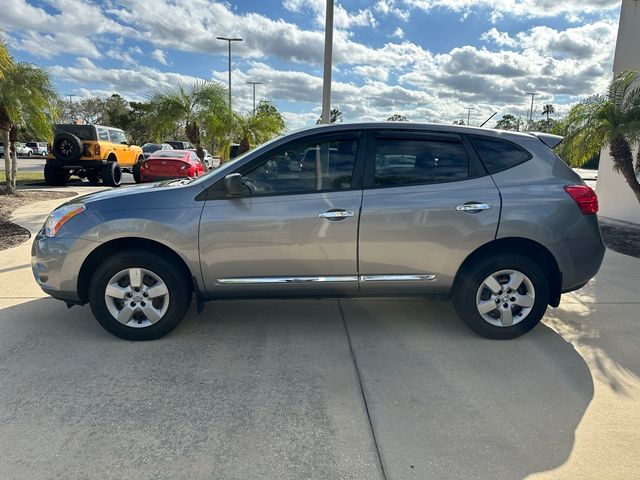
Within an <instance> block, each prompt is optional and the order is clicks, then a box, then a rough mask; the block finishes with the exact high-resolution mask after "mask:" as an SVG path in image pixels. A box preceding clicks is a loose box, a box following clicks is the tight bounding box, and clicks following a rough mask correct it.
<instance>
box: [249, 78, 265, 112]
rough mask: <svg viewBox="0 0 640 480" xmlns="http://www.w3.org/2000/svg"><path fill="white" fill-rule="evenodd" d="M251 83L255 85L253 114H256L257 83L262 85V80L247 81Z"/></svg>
mask: <svg viewBox="0 0 640 480" xmlns="http://www.w3.org/2000/svg"><path fill="white" fill-rule="evenodd" d="M247 83H248V84H249V85H253V114H254V115H255V114H256V85H262V82H247Z"/></svg>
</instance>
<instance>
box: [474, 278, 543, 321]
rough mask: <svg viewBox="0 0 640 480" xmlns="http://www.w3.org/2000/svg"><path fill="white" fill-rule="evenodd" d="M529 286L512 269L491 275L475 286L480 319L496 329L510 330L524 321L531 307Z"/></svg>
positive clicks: (532, 290) (530, 284)
mask: <svg viewBox="0 0 640 480" xmlns="http://www.w3.org/2000/svg"><path fill="white" fill-rule="evenodd" d="M535 298H536V294H535V289H534V287H533V283H532V282H531V280H530V279H529V277H527V276H526V275H525V274H524V273H522V272H519V271H517V270H513V269H506V270H499V271H497V272H495V273H492V274H491V275H489V276H488V277H487V278H485V279H484V281H483V282H482V283H481V284H480V287H478V291H477V294H476V308H477V309H478V313H479V314H480V315H481V316H482V318H483V319H484V320H485V321H486V322H488V323H490V324H491V325H494V326H496V327H511V326H513V325H516V324H518V323H520V322H521V321H523V320H524V319H525V318H527V315H529V313H531V310H532V308H533V305H534V304H535Z"/></svg>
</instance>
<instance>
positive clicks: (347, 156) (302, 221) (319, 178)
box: [199, 132, 364, 297]
mask: <svg viewBox="0 0 640 480" xmlns="http://www.w3.org/2000/svg"><path fill="white" fill-rule="evenodd" d="M363 158H364V157H363V154H362V149H361V148H360V140H359V136H358V134H357V132H349V133H343V134H339V135H330V136H326V135H322V136H317V135H315V136H312V137H307V138H305V139H302V140H298V141H293V142H291V143H289V144H285V145H284V146H281V147H275V148H274V149H272V150H270V151H268V152H266V153H264V154H262V155H260V156H259V157H257V158H256V159H254V160H253V161H252V162H250V164H248V165H244V166H243V167H240V168H239V170H238V171H237V172H236V173H241V174H242V175H243V185H244V192H245V193H244V194H243V195H242V196H241V197H239V198H228V196H227V194H226V192H225V190H224V187H223V180H220V181H219V182H217V183H216V184H214V185H213V186H211V187H210V188H209V190H208V191H207V200H206V203H205V206H204V209H203V213H202V219H201V223H200V240H199V243H200V262H201V267H202V275H203V278H204V284H205V288H206V290H207V293H208V294H209V295H210V296H214V297H225V296H226V297H233V296H238V295H247V294H251V295H256V296H259V295H270V296H273V295H283V296H287V295H304V294H314V293H323V294H351V293H356V292H357V290H358V277H357V275H358V272H357V236H358V218H359V215H360V204H361V201H362V190H361V186H360V185H361V175H358V173H357V172H358V171H359V169H360V170H361V167H360V163H361V162H362V161H363Z"/></svg>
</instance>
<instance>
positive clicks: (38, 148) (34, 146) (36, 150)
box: [25, 142, 48, 156]
mask: <svg viewBox="0 0 640 480" xmlns="http://www.w3.org/2000/svg"><path fill="white" fill-rule="evenodd" d="M25 145H26V146H27V147H29V148H30V149H31V151H32V152H33V154H34V155H38V156H44V155H46V154H47V153H48V150H47V144H46V143H44V142H27V143H25Z"/></svg>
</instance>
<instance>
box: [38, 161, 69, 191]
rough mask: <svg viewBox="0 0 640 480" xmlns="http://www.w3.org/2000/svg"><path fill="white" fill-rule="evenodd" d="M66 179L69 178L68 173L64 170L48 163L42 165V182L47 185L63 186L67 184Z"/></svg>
mask: <svg viewBox="0 0 640 480" xmlns="http://www.w3.org/2000/svg"><path fill="white" fill-rule="evenodd" d="M67 180H69V173H68V172H67V171H66V170H64V169H62V168H59V167H54V166H53V165H49V164H48V163H46V164H45V165H44V182H45V183H46V184H47V185H51V186H55V187H63V186H65V185H66V184H67Z"/></svg>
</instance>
